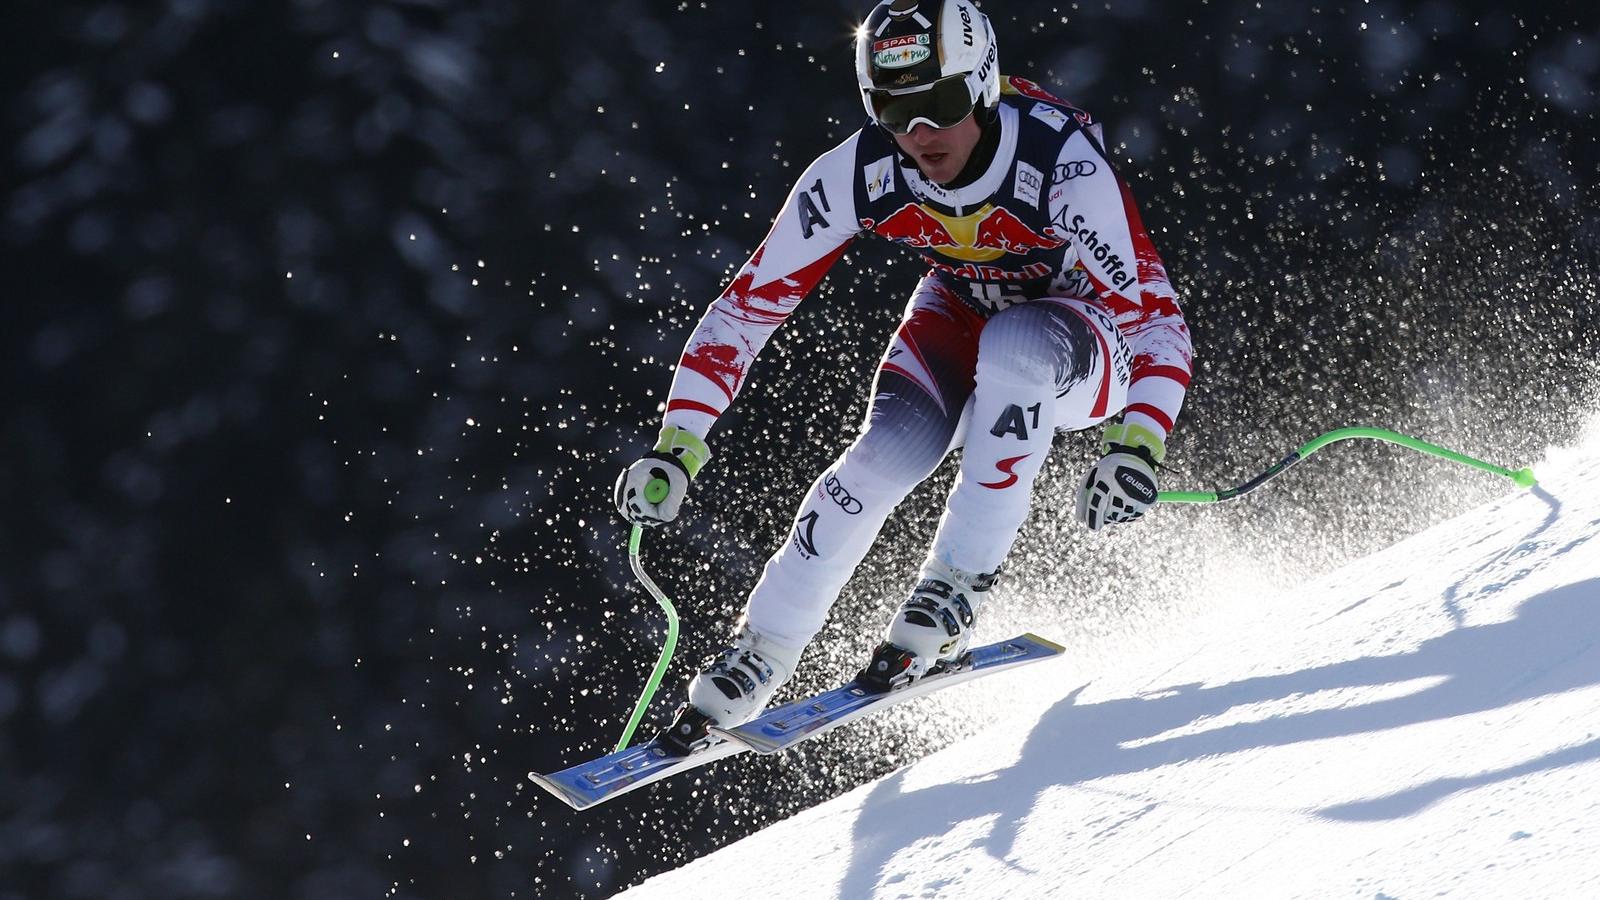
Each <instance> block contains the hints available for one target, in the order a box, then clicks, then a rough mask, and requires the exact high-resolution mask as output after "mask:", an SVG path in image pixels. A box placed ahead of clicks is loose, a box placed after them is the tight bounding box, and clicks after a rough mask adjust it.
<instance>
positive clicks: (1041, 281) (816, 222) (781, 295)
mask: <svg viewBox="0 0 1600 900" xmlns="http://www.w3.org/2000/svg"><path fill="white" fill-rule="evenodd" d="M856 78H857V82H858V85H859V87H860V91H861V99H862V103H863V105H864V106H865V107H866V111H867V116H868V119H869V121H868V123H866V124H865V125H864V126H863V127H862V128H861V129H860V130H859V131H857V132H856V133H854V134H852V135H850V137H848V138H846V139H845V141H844V142H843V143H841V144H840V145H838V146H837V147H835V148H833V149H832V150H829V151H828V152H826V153H824V154H823V155H822V156H821V157H819V158H818V159H817V160H816V161H814V162H813V163H811V165H810V166H809V167H808V168H807V169H806V171H805V173H804V174H802V175H801V176H800V179H799V181H798V182H797V183H796V185H795V187H794V189H793V190H792V191H791V192H790V194H789V197H788V199H787V201H786V202H785V203H784V206H783V209H782V210H781V211H780V212H779V214H778V218H777V220H776V222H774V223H773V226H772V229H771V231H770V232H769V233H768V235H767V237H766V239H765V240H764V241H763V242H762V244H761V246H760V247H758V248H757V249H756V251H755V253H754V254H753V255H752V256H751V257H750V259H749V261H748V262H747V263H745V265H744V266H743V268H741V269H740V270H739V273H738V274H737V276H736V277H735V278H734V280H733V282H732V283H731V284H729V285H728V286H727V288H726V289H725V290H724V291H723V292H722V294H721V296H719V297H718V298H717V299H716V300H715V301H713V302H712V303H711V305H710V307H709V308H708V309H707V310H706V312H705V315H704V316H703V317H702V318H701V319H700V323H699V325H698V326H697V327H696V328H695V331H694V333H693V334H692V335H691V336H690V338H689V341H688V344H687V345H686V346H685V348H684V351H683V355H682V358H681V360H680V362H679V364H678V368H677V372H676V374H675V375H674V377H673V381H672V388H671V391H670V394H669V396H668V399H667V406H666V413H665V416H664V417H663V421H662V427H661V431H660V435H659V440H658V442H657V443H656V445H655V447H654V449H652V450H651V451H649V452H648V453H646V454H644V456H643V457H642V458H640V459H639V460H638V461H636V462H634V463H633V464H632V465H630V466H628V467H627V468H626V469H625V470H624V471H623V472H622V474H621V476H620V477H619V478H618V480H617V486H616V503H617V507H618V509H619V510H620V511H621V513H622V514H623V516H625V517H626V518H627V519H628V520H629V521H631V522H633V523H636V524H640V525H657V524H661V523H664V522H670V521H673V520H674V519H675V518H676V517H677V515H678V512H679V510H680V508H681V506H682V504H683V502H684V498H685V496H686V495H687V493H688V490H689V485H690V483H691V482H692V481H693V479H694V478H695V476H696V475H698V474H699V473H700V471H701V470H702V468H703V467H704V466H705V465H706V462H707V461H708V460H709V459H710V457H711V452H710V449H709V448H708V445H707V442H706V438H707V435H708V434H709V433H710V431H711V429H712V426H713V425H714V424H715V423H716V421H717V417H718V416H720V415H721V414H722V413H723V411H725V410H726V409H727V408H728V406H729V405H730V404H731V403H732V402H733V399H734V397H735V396H736V395H737V394H738V392H739V389H740V387H741V386H742V384H743V382H744V378H745V374H746V372H747V371H748V370H749V367H750V364H751V363H752V362H753V361H754V359H755V357H756V355H757V354H758V353H759V352H760V350H761V348H762V347H763V346H764V345H765V344H766V342H767V339H768V338H769V337H770V336H771V335H772V333H773V331H774V330H775V329H776V328H777V327H778V326H779V325H781V324H782V323H783V321H784V319H785V318H786V317H788V315H789V314H790V313H791V312H793V310H794V309H795V307H796V305H798V304H799V302H800V300H801V298H803V297H804V296H805V295H806V294H807V293H808V292H809V291H810V290H811V288H812V287H813V286H815V285H816V283H817V282H818V281H819V280H821V278H822V277H823V275H824V274H825V273H826V272H827V271H828V269H829V268H830V267H831V266H832V265H833V263H834V262H835V261H836V260H837V259H838V258H839V257H840V255H842V254H843V253H844V250H845V248H846V246H847V245H848V244H849V243H850V241H851V239H852V238H854V237H856V236H857V235H859V234H863V233H867V232H873V233H876V234H878V235H880V236H883V237H885V238H888V239H889V240H891V241H894V242H895V243H898V244H902V245H905V246H907V247H910V248H913V249H914V250H917V251H919V252H920V253H921V255H922V256H923V258H924V259H925V260H926V262H927V263H928V264H929V266H930V268H929V270H928V272H927V273H926V274H925V275H924V276H923V277H922V279H921V280H920V281H919V282H918V283H917V285H916V287H915V289H914V290H913V291H912V292H911V298H910V302H909V304H908V305H907V307H906V312H905V315H904V317H903V319H902V321H901V322H900V325H899V327H898V328H897V330H896V332H895V334H894V336H893V338H892V339H891V340H890V341H889V345H888V348H887V350H886V352H885V353H884V356H883V359H882V361H881V363H880V364H879V367H878V372H877V376H876V379H875V381H874V384H873V389H872V391H873V397H872V403H871V408H870V411H869V412H868V414H867V419H866V422H865V424H864V426H863V428H862V430H861V433H860V434H859V436H858V437H857V438H856V440H855V442H854V443H853V444H851V445H850V447H849V449H847V450H846V451H845V452H844V454H843V455H842V456H840V457H839V459H838V460H837V461H836V462H835V463H834V464H833V465H832V466H830V467H828V469H827V470H826V471H824V472H823V473H822V474H821V475H820V476H818V478H817V480H816V482H815V484H814V485H813V486H812V489H811V490H810V491H809V492H808V493H807V494H806V496H805V499H804V500H803V501H802V502H801V504H800V510H799V513H798V515H797V516H796V519H795V524H794V528H793V531H792V532H791V533H790V535H789V538H788V540H786V541H785V542H784V544H783V546H782V547H780V548H779V549H778V551H777V552H776V553H775V554H774V555H773V556H772V558H771V560H769V561H768V563H767V565H766V568H765V571H764V572H763V574H762V577H761V579H760V581H759V583H757V584H756V586H755V588H754V589H753V590H752V591H751V593H750V597H749V600H748V603H747V605H746V608H745V612H744V615H743V616H742V617H741V619H740V621H739V622H738V624H737V626H736V630H735V632H734V634H733V638H732V641H731V643H730V644H729V646H728V647H727V649H725V650H723V651H722V652H721V653H719V654H716V655H715V656H713V657H712V659H711V660H709V662H708V663H707V665H706V666H705V668H704V670H703V671H701V672H700V673H699V674H698V675H697V676H696V677H695V678H694V679H693V680H692V681H691V682H690V684H689V691H688V703H687V704H685V705H684V706H683V707H681V708H680V710H679V712H678V715H677V718H676V719H675V720H674V722H673V724H672V726H671V727H669V729H668V730H667V732H664V733H663V735H661V739H662V740H663V741H666V742H667V743H668V744H669V745H670V746H672V747H673V748H674V749H676V750H678V751H679V752H688V751H689V750H691V749H693V747H694V746H695V744H696V742H698V741H699V740H700V739H701V738H703V737H704V735H705V734H706V728H707V726H708V725H711V724H716V725H721V726H724V727H730V726H733V725H738V724H742V723H744V722H746V721H749V720H750V719H752V718H754V717H755V716H756V715H757V714H758V713H759V712H760V711H761V710H762V708H763V707H765V706H766V704H767V702H768V700H769V699H770V698H771V697H772V694H773V692H774V691H776V690H777V689H778V688H779V687H780V686H781V685H782V684H783V683H784V682H786V681H787V680H788V679H789V678H790V677H791V676H792V675H793V674H794V670H795V666H796V664H797V663H798V661H799V659H800V654H801V651H802V650H803V649H804V648H805V646H806V644H807V643H809V642H810V640H811V639H812V637H813V636H815V634H816V633H817V632H818V631H819V630H820V629H821V627H822V625H823V621H824V619H825V618H826V616H827V613H828V610H829V608H830V607H831V606H832V605H833V602H834V600H835V599H836V598H837V597H838V595H839V592H840V591H841V590H842V589H843V587H844V584H845V582H846V581H847V580H848V579H849V577H850V575H851V574H852V572H853V571H854V570H855V568H856V566H857V565H858V564H859V563H860V562H861V560H862V559H863V558H864V557H865V556H866V553H867V550H868V548H869V547H870V546H871V544H872V541H873V539H874V538H875V537H876V535H877V533H878V531H879V529H880V528H881V527H882V526H883V523H884V520H885V519H886V517H887V516H888V514H889V512H890V511H891V510H893V509H894V507H895V506H896V505H897V504H898V503H899V502H900V501H901V500H902V499H903V498H904V497H905V496H906V495H907V494H908V493H909V492H910V491H911V489H912V488H914V487H915V486H916V485H917V484H919V483H920V482H922V481H923V480H924V479H925V478H927V477H928V475H930V474H931V473H932V472H933V470H934V469H935V467H936V466H938V464H939V463H940V461H941V460H943V459H944V457H945V455H946V454H947V453H949V451H950V450H952V449H955V448H956V447H964V449H963V456H962V460H961V471H960V475H959V477H958V478H957V480H956V484H955V487H954V488H953V489H952V490H951V492H950V495H949V498H948V500H947V502H946V507H945V511H944V515H943V517H942V518H941V520H940V522H939V528H938V532H937V534H936V536H935V537H934V541H933V545H932V547H931V548H930V549H929V551H928V555H927V559H926V561H925V562H924V564H923V566H922V570H921V573H920V576H919V577H918V579H917V582H916V587H915V588H914V589H913V590H912V591H911V595H910V596H909V597H908V598H907V599H906V600H905V601H904V602H903V603H902V604H901V605H900V607H899V609H898V611H897V612H896V613H895V615H894V616H893V618H892V619H891V620H890V622H889V624H888V627H887V629H886V631H885V633H884V635H883V641H882V643H881V644H880V645H879V647H878V649H877V650H876V651H875V653H874V655H873V658H872V660H871V661H870V663H869V664H868V666H867V668H866V669H864V670H863V673H862V677H863V678H866V679H869V680H871V681H873V682H874V686H875V687H877V688H878V689H881V690H888V689H892V688H893V687H896V686H898V685H900V684H903V683H906V682H908V681H910V680H914V679H916V678H919V677H921V676H922V675H924V674H926V673H928V672H929V671H933V670H936V668H937V667H939V666H940V665H942V664H946V663H949V662H951V661H954V660H956V659H958V658H959V657H960V655H961V654H962V653H963V652H964V651H965V650H966V648H967V645H968V643H969V641H970V640H971V635H972V629H973V624H974V621H975V618H976V615H977V613H978V611H979V609H980V608H981V607H982V604H983V601H984V599H985V597H987V596H988V594H989V592H990V591H991V590H992V589H993V587H994V584H995V579H996V577H997V575H998V572H999V568H1000V564H1001V562H1002V561H1003V560H1004V558H1005V556H1006V554H1007V552H1008V551H1009V550H1010V548H1011V545H1012V543H1013V541H1014V540H1015V538H1016V535H1017V531H1018V529H1019V528H1020V527H1021V525H1022V521H1023V519H1024V518H1025V517H1026V515H1027V512H1028V505H1029V502H1030V499H1031V493H1032V487H1033V482H1034V477H1035V476H1036V475H1037V474H1038V472H1039V470H1040V468H1041V466H1042V465H1043V463H1044V459H1045V455H1046V454H1047V453H1048V452H1049V450H1050V442H1051V437H1052V435H1053V434H1054V432H1056V431H1058V430H1078V429H1085V428H1089V427H1092V426H1095V425H1098V424H1101V423H1108V424H1106V427H1105V428H1104V431H1103V432H1102V438H1103V439H1102V444H1101V448H1100V449H1101V454H1102V455H1101V457H1100V459H1099V460H1098V461H1097V462H1095V463H1094V464H1093V465H1092V466H1090V467H1089V469H1088V471H1087V473H1086V474H1085V475H1084V476H1083V479H1082V481H1081V483H1080V484H1079V486H1078V488H1077V497H1076V506H1075V514H1076V517H1077V518H1078V520H1079V521H1081V522H1082V523H1083V524H1084V525H1086V526H1087V527H1088V528H1089V529H1091V530H1099V529H1101V528H1103V527H1105V526H1107V525H1111V524H1114V523H1120V522H1131V521H1134V520H1137V519H1138V518H1139V517H1140V516H1141V515H1142V514H1143V513H1144V512H1145V511H1146V510H1148V509H1149V508H1150V506H1151V505H1152V504H1154V503H1155V500H1156V468H1157V466H1158V465H1159V464H1160V463H1161V461H1162V458H1163V456H1164V454H1165V441H1166V438H1167V435H1168V432H1170V430H1171V429H1172V425H1173V421H1174V419H1176V418H1177V415H1178V411H1179V408H1180V407H1181V405H1182V403H1183V396H1184V392H1185V390H1186V388H1187V387H1188V384H1189V374H1190V368H1191V348H1190V341H1189V333H1188V328H1187V326H1186V325H1185V323H1184V319H1183V314H1182V312H1181V311H1180V309H1179V307H1178V303H1177V299H1176V296H1175V294H1174V292H1173V289H1172V286H1171V284H1170V283H1169V281H1168V279H1167V274H1166V270H1165V268H1164V267H1163V266H1162V263H1161V259H1160V257H1159V256H1158V255H1157V253H1156V250H1155V247H1154V246H1153V245H1152V244H1151V242H1150V237H1149V234H1148V233H1147V232H1146V230H1145V227H1144V225H1143V223H1142V222H1141V221H1140V218H1139V214H1138V212H1137V210H1136V209H1135V207H1134V203H1133V198H1132V195H1131V194H1130V193H1129V191H1128V187H1127V185H1126V184H1125V183H1124V182H1123V181H1122V179H1121V178H1120V177H1118V175H1117V174H1116V172H1115V171H1114V170H1113V168H1112V165H1111V160H1110V158H1109V157H1108V156H1107V154H1106V152H1105V148H1104V146H1103V142H1102V138H1101V129H1100V125H1099V124H1098V123H1097V122H1095V121H1094V120H1093V119H1092V118H1091V117H1090V115H1089V114H1088V113H1087V112H1085V111H1083V110H1082V109H1079V108H1077V107H1075V106H1073V105H1071V104H1070V103H1067V102H1065V101H1063V100H1061V99H1059V98H1057V97H1055V96H1053V95H1051V94H1049V93H1047V92H1046V91H1044V90H1043V89H1042V88H1040V87H1039V86H1038V85H1037V84H1035V83H1034V82H1031V81H1028V80H1026V79H1023V78H1017V77H1010V78H1006V77H1002V76H1001V75H1000V69H999V61H998V55H997V50H996V46H995V37H994V31H993V29H992V27H991V26H990V23H989V20H988V18H987V17H986V16H984V14H983V13H981V12H979V11H978V10H977V8H975V7H974V6H972V5H971V4H970V3H969V2H967V0H882V2H880V3H878V5H877V6H876V7H875V8H874V9H873V10H872V12H871V14H870V15H869V16H868V17H867V20H866V22H865V23H863V24H862V25H861V27H860V28H859V29H858V30H857V34H856ZM1119 415H1120V418H1119V419H1117V420H1116V421H1112V420H1113V419H1114V417H1119ZM652 479H665V481H666V482H667V484H668V486H669V490H668V492H667V494H666V496H665V497H664V498H662V499H660V500H659V501H656V502H652V501H651V500H650V499H647V498H646V496H645V486H646V485H647V484H648V483H649V482H650V481H651V480H652Z"/></svg>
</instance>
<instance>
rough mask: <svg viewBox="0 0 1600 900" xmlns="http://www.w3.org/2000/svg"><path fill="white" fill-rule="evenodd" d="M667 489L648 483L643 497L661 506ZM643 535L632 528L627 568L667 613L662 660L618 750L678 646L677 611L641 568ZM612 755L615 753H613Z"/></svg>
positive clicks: (663, 483) (661, 484) (641, 715)
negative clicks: (640, 553) (640, 550)
mask: <svg viewBox="0 0 1600 900" xmlns="http://www.w3.org/2000/svg"><path fill="white" fill-rule="evenodd" d="M668 490H669V486H668V485H667V480H666V479H665V478H654V479H651V481H650V483H649V484H647V485H645V488H644V496H645V499H646V500H649V501H650V502H651V503H660V502H661V501H662V500H665V499H666V497H667V491H668ZM643 535H644V529H643V528H641V527H640V526H638V525H635V526H633V531H632V533H630V534H629V535H628V565H629V566H630V567H631V568H632V569H633V574H634V577H636V578H638V579H639V583H640V584H643V585H644V589H645V590H647V591H649V592H650V596H652V597H654V598H656V602H657V603H659V604H661V608H662V609H664V610H666V611H667V642H666V644H664V645H663V646H662V647H661V656H660V657H658V658H657V659H656V667H655V669H654V670H653V671H651V673H650V680H649V681H648V682H646V684H645V686H644V693H642V694H640V695H639V702H638V703H636V704H634V707H633V715H631V716H629V717H628V727H626V728H624V729H623V730H622V737H621V738H619V739H618V740H617V747H616V749H617V750H621V749H622V748H624V747H626V746H628V741H629V740H630V739H632V738H633V730H634V729H635V728H638V727H639V720H640V719H642V718H644V711H645V710H646V709H647V708H649V706H650V699H651V698H652V697H654V696H655V695H656V689H657V688H659V687H661V678H662V676H663V675H666V674H667V664H668V663H670V662H672V651H673V650H675V649H676V648H677V646H678V611H677V610H676V609H673V608H672V601H671V600H668V599H667V595H666V594H664V593H662V592H661V588H659V587H656V583H655V581H654V580H652V579H651V578H650V576H649V575H648V574H647V573H646V572H645V570H644V565H643V564H642V563H641V562H640V561H639V540H640V538H641V537H643ZM613 752H615V751H613Z"/></svg>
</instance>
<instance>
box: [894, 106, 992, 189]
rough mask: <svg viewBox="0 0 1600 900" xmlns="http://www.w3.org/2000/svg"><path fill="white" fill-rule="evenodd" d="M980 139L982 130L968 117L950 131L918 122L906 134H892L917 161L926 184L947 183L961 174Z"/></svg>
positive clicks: (896, 141) (901, 147) (975, 119)
mask: <svg viewBox="0 0 1600 900" xmlns="http://www.w3.org/2000/svg"><path fill="white" fill-rule="evenodd" d="M980 136H982V130H981V129H979V128H978V119H977V117H976V116H967V117H966V118H965V119H962V120H961V121H960V122H957V123H956V124H954V125H951V126H950V127H949V128H934V127H933V126H931V125H928V124H927V123H920V124H918V125H915V126H913V127H912V129H911V131H909V132H907V133H906V134H897V135H895V136H894V142H895V143H896V144H899V145H900V149H901V150H902V151H904V152H905V154H906V155H907V156H909V157H911V158H912V159H914V160H916V162H917V168H919V169H921V170H922V174H923V175H925V176H927V178H928V180H929V181H932V182H934V183H936V184H946V183H948V182H949V181H951V180H952V179H954V178H955V177H956V176H957V175H959V174H961V169H962V168H963V167H964V166H966V164H967V159H968V158H970V157H971V156H972V148H974V147H976V146H978V138H979V137H980Z"/></svg>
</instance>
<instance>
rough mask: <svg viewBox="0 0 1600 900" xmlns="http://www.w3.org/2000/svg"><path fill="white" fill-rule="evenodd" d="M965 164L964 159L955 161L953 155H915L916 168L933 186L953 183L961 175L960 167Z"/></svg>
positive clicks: (946, 153)
mask: <svg viewBox="0 0 1600 900" xmlns="http://www.w3.org/2000/svg"><path fill="white" fill-rule="evenodd" d="M965 163H966V160H964V159H960V160H958V159H956V157H955V154H954V153H949V152H944V153H919V154H917V168H919V169H921V170H922V174H923V176H924V177H926V178H927V179H928V180H929V181H932V182H934V183H935V184H946V183H948V182H950V181H953V180H954V179H955V177H956V176H957V175H959V174H961V167H962V166H963V165H964V164H965Z"/></svg>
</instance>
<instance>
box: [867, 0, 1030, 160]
mask: <svg viewBox="0 0 1600 900" xmlns="http://www.w3.org/2000/svg"><path fill="white" fill-rule="evenodd" d="M856 84H857V85H858V86H859V87H860V88H861V103H862V105H863V106H865V107H866V108H867V115H868V116H870V117H871V118H872V121H873V122H875V123H877V124H878V125H879V126H881V127H883V128H884V129H886V130H888V131H890V132H893V133H895V134H904V133H906V132H907V131H910V130H911V128H912V127H913V126H915V125H916V124H918V123H919V122H923V123H926V124H928V125H931V126H933V127H934V128H949V127H950V126H952V125H955V124H957V123H959V122H960V121H961V120H962V119H965V118H966V117H967V116H968V115H971V114H972V111H973V110H974V108H977V109H981V110H984V111H986V112H992V111H993V110H994V108H995V106H996V105H997V104H998V103H999V102H1000V62H999V59H998V56H997V51H996V50H995V42H994V28H993V27H992V26H990V24H989V17H988V16H985V15H984V14H983V13H981V12H979V11H978V8H977V7H975V6H973V5H972V4H971V3H969V2H968V0H882V2H881V3H879V4H878V5H877V6H876V7H874V8H873V10H872V13H871V14H870V15H868V16H867V21H866V22H863V23H862V24H861V27H860V28H858V29H856Z"/></svg>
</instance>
